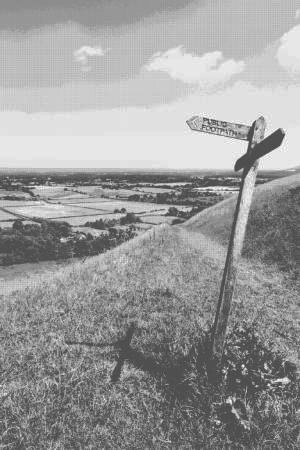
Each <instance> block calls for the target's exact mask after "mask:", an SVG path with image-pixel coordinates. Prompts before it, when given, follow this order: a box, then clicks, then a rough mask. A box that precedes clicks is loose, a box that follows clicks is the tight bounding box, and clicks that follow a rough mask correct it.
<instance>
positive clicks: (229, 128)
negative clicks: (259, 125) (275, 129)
mask: <svg viewBox="0 0 300 450" xmlns="http://www.w3.org/2000/svg"><path fill="white" fill-rule="evenodd" d="M186 123H187V125H188V126H189V127H190V129H191V130H193V131H201V132H202V133H209V134H215V135H217V136H223V137H228V138H232V139H240V140H242V141H248V140H249V133H250V130H251V127H249V126H248V125H243V124H240V123H231V122H225V121H223V120H216V119H210V118H208V117H201V116H193V117H192V118H191V119H189V120H187V121H186Z"/></svg>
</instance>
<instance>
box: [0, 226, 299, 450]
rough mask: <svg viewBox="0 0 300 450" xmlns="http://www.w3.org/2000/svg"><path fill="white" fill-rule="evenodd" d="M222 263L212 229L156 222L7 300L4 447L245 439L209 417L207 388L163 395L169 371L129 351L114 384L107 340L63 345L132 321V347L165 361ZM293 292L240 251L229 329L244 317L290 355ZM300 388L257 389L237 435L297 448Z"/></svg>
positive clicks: (186, 334) (205, 302) (207, 310)
mask: <svg viewBox="0 0 300 450" xmlns="http://www.w3.org/2000/svg"><path fill="white" fill-rule="evenodd" d="M223 262H224V249H223V248H222V247H221V246H218V245H216V244H214V243H212V242H211V241H209V239H207V238H204V237H203V236H201V235H199V234H196V233H195V234H193V233H192V234H189V233H187V232H185V231H184V230H182V229H180V228H175V227H172V228H170V227H168V226H161V227H159V228H156V229H154V230H150V231H149V232H147V233H145V234H144V235H141V236H139V237H138V238H136V239H135V240H133V241H131V242H129V243H126V244H124V245H122V246H120V247H118V248H117V249H115V250H114V251H112V252H108V253H107V254H104V255H102V256H100V257H95V258H91V259H90V260H88V261H86V262H85V263H84V264H74V265H73V266H72V267H70V268H67V269H64V270H61V271H60V272H58V273H57V275H55V276H54V277H53V278H52V279H51V280H50V281H49V280H48V281H45V282H44V283H42V284H40V285H39V286H37V287H35V289H27V290H24V291H20V292H19V293H15V294H14V295H12V296H10V297H8V298H7V299H6V300H5V301H3V302H2V304H1V320H0V327H1V328H0V330H1V333H0V337H1V355H0V362H1V375H0V376H1V392H0V395H1V405H0V435H1V445H2V446H3V448H6V447H7V448H39V449H43V448H45V449H46V448H47V449H49V448H51V449H73V448H78V449H79V448H111V449H115V448H124V449H125V448H126V449H143V448H169V449H173V448H207V449H217V448H225V447H226V446H227V448H241V447H240V445H241V444H240V443H239V441H235V440H234V438H233V437H230V436H229V435H228V434H227V433H226V430H225V427H223V426H221V427H217V428H216V427H215V425H214V423H213V422H212V416H211V415H210V412H209V410H207V409H205V407H204V406H205V405H203V404H202V402H201V398H202V399H203V397H201V395H202V394H201V395H200V394H199V396H196V397H195V398H194V399H187V400H186V399H185V400H180V399H176V397H174V396H173V397H170V395H169V393H170V389H169V388H170V381H168V380H165V381H164V380H160V379H158V378H157V377H155V376H152V375H151V374H149V373H148V372H147V371H145V370H141V369H139V368H138V367H137V365H136V364H135V363H134V362H133V361H127V362H126V363H125V366H124V370H123V372H122V375H121V380H120V381H119V382H118V383H116V384H112V383H111V382H110V376H111V374H112V370H113V368H114V365H115V358H116V351H115V349H114V348H113V347H105V346H104V347H103V348H101V347H87V346H83V345H67V344H66V340H68V341H88V342H94V343H98V344H101V343H102V344H103V343H107V342H108V343H111V342H113V341H116V339H118V338H120V337H122V336H124V334H125V332H126V329H127V328H128V326H129V324H130V323H131V322H134V323H135V324H136V333H135V334H134V337H133V341H132V346H133V348H134V349H136V350H138V351H139V352H140V353H142V355H144V356H145V357H147V358H152V359H153V360H154V361H155V362H156V364H158V365H159V366H163V364H166V363H167V364H168V365H169V366H170V365H171V366H172V364H175V362H176V361H178V360H180V359H182V358H186V356H187V355H188V354H189V352H190V350H191V348H192V347H193V346H194V344H195V343H196V342H197V340H198V339H200V338H201V336H202V335H203V330H204V329H205V328H206V327H207V325H208V324H210V323H211V320H212V317H213V314H214V310H215V302H216V299H217V296H218V290H219V282H220V274H221V271H222V265H223ZM296 302H297V293H296V292H295V291H294V290H293V288H288V287H287V286H286V284H285V279H284V277H283V275H281V274H280V273H278V272H277V271H276V270H274V269H272V268H269V269H266V268H265V267H264V266H257V265H256V266H255V267H254V266H252V265H251V264H248V263H246V262H244V263H243V264H242V266H241V271H240V277H239V283H238V289H237V293H236V300H235V303H234V308H233V314H232V321H231V328H232V326H233V325H234V324H235V323H236V322H239V321H241V320H243V319H246V322H247V323H248V324H254V325H255V326H256V328H257V329H258V330H259V333H260V334H261V336H262V337H263V340H264V343H266V344H267V343H268V342H272V343H273V346H274V351H276V352H282V353H283V354H284V355H286V356H287V357H288V358H289V359H293V360H294V361H297V350H298V348H299V323H297V322H296V320H295V308H296V306H297V305H296ZM190 374H192V372H190ZM296 397H297V396H296V395H295V393H293V398H292V399H291V398H290V397H289V398H286V397H285V395H284V394H280V395H275V396H272V395H269V394H268V396H267V398H266V397H259V398H258V400H257V403H256V405H257V406H256V407H255V408H256V409H255V408H254V409H253V410H252V412H253V415H252V418H251V429H250V432H249V434H248V435H247V436H246V438H245V439H246V441H244V444H243V445H246V447H247V446H248V447H250V448H283V447H284V446H285V444H287V445H288V446H287V447H285V448H297V447H296V445H297V444H296V440H297V432H298V431H299V428H297V426H298V425H297V422H296V414H295V413H296V408H297V403H296V401H297V398H296ZM205 398H206V397H205ZM298 408H299V406H298ZM284 411H286V412H284ZM268 446H269V447H268Z"/></svg>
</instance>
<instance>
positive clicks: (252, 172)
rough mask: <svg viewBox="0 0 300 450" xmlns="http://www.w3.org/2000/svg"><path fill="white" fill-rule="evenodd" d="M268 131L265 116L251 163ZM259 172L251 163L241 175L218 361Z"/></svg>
mask: <svg viewBox="0 0 300 450" xmlns="http://www.w3.org/2000/svg"><path fill="white" fill-rule="evenodd" d="M265 128H266V121H265V119H264V117H260V118H259V119H258V120H256V121H255V122H254V123H253V125H252V129H251V131H250V139H249V146H248V150H247V154H249V157H250V158H249V160H251V153H252V151H253V149H254V147H255V145H256V144H258V143H259V142H261V141H262V140H263V139H264V133H265ZM257 169H258V161H255V162H254V163H253V160H252V165H251V166H250V167H249V165H248V166H246V167H245V169H244V171H243V175H242V180H241V187H240V191H239V196H238V200H237V205H236V210H235V214H234V219H233V226H232V230H231V236H230V241H229V246H228V252H227V257H226V263H225V268H224V273H223V279H222V283H221V290H220V297H219V302H218V306H217V311H216V316H215V322H214V326H213V333H212V351H213V356H214V358H215V359H216V360H217V361H220V360H221V357H222V354H223V348H224V343H225V338H226V330H227V324H228V319H229V314H230V308H231V303H232V298H233V292H234V288H235V283H236V275H237V264H238V260H239V257H240V255H241V252H242V247H243V241H244V236H245V231H246V225H247V220H248V215H249V210H250V205H251V199H252V194H253V191H254V186H255V180H256V174H257Z"/></svg>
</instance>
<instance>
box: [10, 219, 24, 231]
mask: <svg viewBox="0 0 300 450" xmlns="http://www.w3.org/2000/svg"><path fill="white" fill-rule="evenodd" d="M12 228H13V230H14V231H20V232H21V231H23V229H24V226H23V222H22V220H20V219H17V220H15V221H14V223H13V226H12Z"/></svg>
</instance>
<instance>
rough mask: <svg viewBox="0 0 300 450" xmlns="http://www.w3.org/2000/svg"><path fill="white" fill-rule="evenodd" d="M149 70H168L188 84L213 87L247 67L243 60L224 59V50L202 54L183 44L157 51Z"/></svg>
mask: <svg viewBox="0 0 300 450" xmlns="http://www.w3.org/2000/svg"><path fill="white" fill-rule="evenodd" d="M145 68H146V70H148V71H161V72H166V73H168V74H169V75H170V77H171V78H174V79H175V80H180V81H182V82H183V83H187V84H197V85H199V86H201V87H204V88H205V87H212V86H216V85H218V84H223V83H225V82H226V81H228V80H229V79H230V78H231V77H232V76H233V75H237V74H239V73H241V72H242V71H243V70H244V68H245V63H244V62H243V61H235V60H234V59H227V60H225V59H224V56H223V55H222V52H219V51H215V52H212V53H205V54H204V55H202V56H197V55H193V54H191V53H186V52H185V50H184V48H183V47H182V46H179V47H175V48H172V49H170V50H167V51H166V52H158V53H155V54H154V55H153V56H152V58H151V60H150V62H149V63H148V64H147V65H146V66H145Z"/></svg>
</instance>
